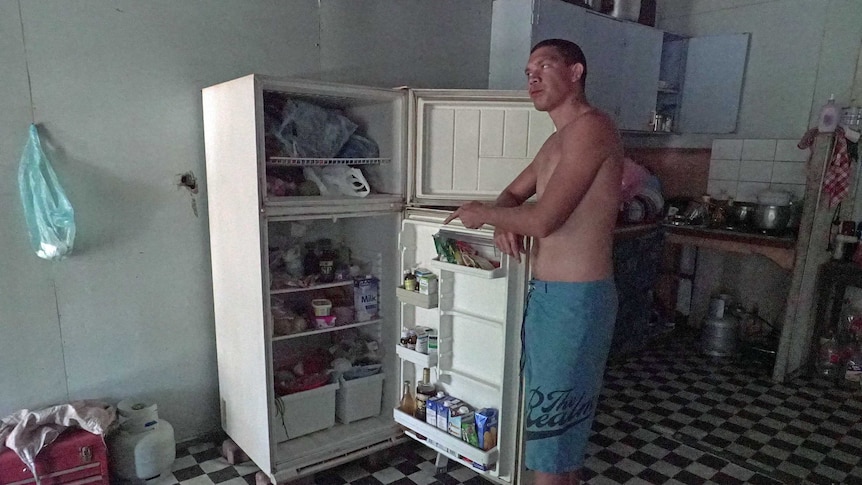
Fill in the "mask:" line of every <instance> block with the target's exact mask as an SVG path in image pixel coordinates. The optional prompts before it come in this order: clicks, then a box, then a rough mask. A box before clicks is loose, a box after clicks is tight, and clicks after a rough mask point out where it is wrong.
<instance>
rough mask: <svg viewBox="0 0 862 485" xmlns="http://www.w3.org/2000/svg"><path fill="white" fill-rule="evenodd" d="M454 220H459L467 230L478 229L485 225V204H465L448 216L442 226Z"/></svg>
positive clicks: (474, 202) (473, 202) (475, 202)
mask: <svg viewBox="0 0 862 485" xmlns="http://www.w3.org/2000/svg"><path fill="white" fill-rule="evenodd" d="M455 219H461V222H462V223H463V224H464V226H465V227H467V228H469V229H478V228H480V227H482V225H483V224H485V204H482V203H481V202H477V201H475V200H474V201H472V202H467V203H466V204H463V205H462V206H461V207H459V208H457V209H456V210H455V212H453V213H451V214H449V217H447V218H446V220H445V221H444V222H443V224H449V223H450V222H452V221H454V220H455Z"/></svg>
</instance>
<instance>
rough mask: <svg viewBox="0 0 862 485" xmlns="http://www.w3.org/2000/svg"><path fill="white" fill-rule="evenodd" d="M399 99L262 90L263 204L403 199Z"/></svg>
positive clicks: (376, 94) (395, 95)
mask: <svg viewBox="0 0 862 485" xmlns="http://www.w3.org/2000/svg"><path fill="white" fill-rule="evenodd" d="M387 94H389V93H387ZM402 98H403V96H401V95H399V94H398V93H396V92H394V91H393V92H392V93H391V94H390V95H388V96H381V95H380V93H379V92H377V91H376V90H375V91H372V92H369V93H363V92H338V91H337V90H334V91H332V92H315V90H314V89H302V88H301V87H300V88H299V89H291V88H290V87H287V88H286V89H279V87H277V86H273V87H271V88H269V89H267V88H266V87H265V88H264V90H263V95H262V100H263V132H264V158H265V163H266V171H265V179H266V187H265V189H266V202H267V204H275V205H278V204H292V203H308V202H310V201H315V200H316V201H321V200H336V201H337V200H354V201H360V200H364V199H366V198H368V197H372V198H373V197H374V196H378V197H379V196H386V195H389V196H402V195H403V190H404V189H403V185H404V183H403V168H402V167H404V165H405V163H406V162H405V161H404V160H403V157H402V152H403V136H404V129H403V128H402V125H403V124H404V123H405V120H404V115H403V109H404V101H403V99H402ZM303 199H307V200H303Z"/></svg>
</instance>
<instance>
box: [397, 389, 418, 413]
mask: <svg viewBox="0 0 862 485" xmlns="http://www.w3.org/2000/svg"><path fill="white" fill-rule="evenodd" d="M398 409H400V410H401V411H402V412H404V413H406V414H409V415H410V416H413V415H415V414H416V400H415V399H413V394H412V393H411V392H410V381H404V387H403V389H402V391H401V404H399V406H398Z"/></svg>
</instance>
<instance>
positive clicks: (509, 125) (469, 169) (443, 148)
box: [407, 89, 554, 206]
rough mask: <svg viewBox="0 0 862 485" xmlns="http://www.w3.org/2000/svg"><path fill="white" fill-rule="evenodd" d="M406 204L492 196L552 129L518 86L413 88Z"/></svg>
mask: <svg viewBox="0 0 862 485" xmlns="http://www.w3.org/2000/svg"><path fill="white" fill-rule="evenodd" d="M411 94H412V99H411V102H410V122H411V126H410V132H411V137H410V139H411V142H412V143H414V145H415V146H413V147H412V149H411V153H413V154H415V160H414V163H412V164H410V166H409V168H408V177H407V181H408V184H410V187H408V193H409V197H410V200H408V203H409V204H412V205H419V206H432V205H434V206H440V205H445V206H453V205H458V203H459V202H462V201H466V200H477V199H479V200H494V199H495V198H496V197H497V195H499V193H500V191H501V190H503V189H504V188H506V186H507V185H509V183H510V182H511V181H512V180H514V179H515V177H516V176H517V175H518V174H519V173H521V171H522V170H523V169H524V168H525V167H526V166H527V165H528V164H529V163H530V162H531V161H532V160H533V158H534V157H535V156H536V153H538V152H539V149H540V148H541V147H542V144H543V143H544V142H545V140H547V139H548V136H550V135H551V134H552V133H553V132H554V124H553V122H552V121H551V118H550V117H549V116H548V114H547V113H542V112H540V111H537V110H536V109H535V108H534V107H533V102H532V101H531V100H530V98H529V97H528V96H526V95H525V93H524V92H523V91H487V90H482V91H479V90H443V89H434V90H427V89H426V90H413V91H411Z"/></svg>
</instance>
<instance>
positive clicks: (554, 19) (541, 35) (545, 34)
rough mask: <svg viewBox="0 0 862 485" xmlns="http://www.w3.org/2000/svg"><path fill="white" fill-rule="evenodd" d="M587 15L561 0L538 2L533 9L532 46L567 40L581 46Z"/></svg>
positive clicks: (542, 0)
mask: <svg viewBox="0 0 862 485" xmlns="http://www.w3.org/2000/svg"><path fill="white" fill-rule="evenodd" d="M586 14H587V11H586V10H584V9H583V8H582V7H578V6H575V5H571V4H568V3H565V2H561V1H560V0H537V1H536V2H535V4H534V7H533V35H532V45H536V43H537V42H540V41H543V40H545V39H566V40H570V41H572V42H575V43H577V44H580V43H581V42H583V41H584V39H585V37H584V33H583V29H584V22H585V21H586ZM532 45H531V47H532ZM526 61H527V60H526V59H524V62H525V63H526ZM522 71H523V69H522Z"/></svg>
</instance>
